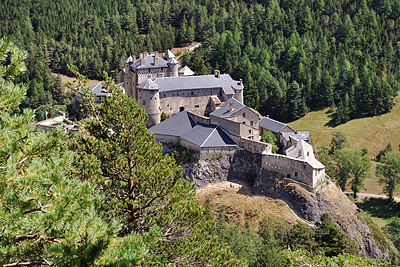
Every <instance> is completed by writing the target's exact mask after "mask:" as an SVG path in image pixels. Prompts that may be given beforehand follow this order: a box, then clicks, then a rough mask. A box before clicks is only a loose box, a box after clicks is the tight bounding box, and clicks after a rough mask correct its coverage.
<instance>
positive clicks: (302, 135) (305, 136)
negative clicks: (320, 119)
mask: <svg viewBox="0 0 400 267" xmlns="http://www.w3.org/2000/svg"><path fill="white" fill-rule="evenodd" d="M282 136H283V137H284V138H285V139H286V140H287V141H289V139H290V138H293V139H294V140H296V141H300V140H304V141H306V142H308V141H310V133H309V132H297V133H296V132H294V133H287V132H286V133H285V132H283V133H282Z"/></svg>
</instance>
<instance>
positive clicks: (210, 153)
mask: <svg viewBox="0 0 400 267" xmlns="http://www.w3.org/2000/svg"><path fill="white" fill-rule="evenodd" d="M236 150H237V148H229V147H220V148H203V149H202V150H200V151H199V152H197V153H196V154H195V155H194V156H195V157H196V158H197V159H212V158H217V157H220V156H224V155H233V154H235V151H236Z"/></svg>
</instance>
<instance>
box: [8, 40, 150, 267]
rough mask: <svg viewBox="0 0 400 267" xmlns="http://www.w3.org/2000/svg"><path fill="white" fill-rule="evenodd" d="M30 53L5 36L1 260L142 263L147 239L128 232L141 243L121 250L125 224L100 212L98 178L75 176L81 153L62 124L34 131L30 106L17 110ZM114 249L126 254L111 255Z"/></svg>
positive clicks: (23, 263)
mask: <svg viewBox="0 0 400 267" xmlns="http://www.w3.org/2000/svg"><path fill="white" fill-rule="evenodd" d="M25 56H26V55H25V53H24V52H22V51H20V50H19V49H18V48H17V47H16V46H15V45H14V44H12V43H10V42H7V41H6V40H0V59H1V62H0V64H1V67H0V85H1V86H2V87H1V90H0V103H1V104H0V105H1V107H0V218H1V220H0V264H1V265H2V266H47V265H54V266H94V265H102V266H104V265H106V264H107V263H110V264H109V265H113V266H118V264H119V263H120V262H122V261H125V262H127V261H129V262H130V263H133V264H135V262H140V260H141V259H142V258H143V257H144V255H145V254H146V253H145V252H147V251H148V249H147V247H146V246H145V244H144V243H143V239H142V238H144V237H142V236H139V235H136V236H134V235H130V236H128V237H125V239H126V240H124V243H128V242H127V241H131V244H135V245H136V248H137V249H136V250H135V251H133V252H130V254H129V255H128V254H123V252H122V251H121V250H123V249H124V248H120V246H116V245H115V244H116V243H118V242H121V240H120V238H118V237H117V233H118V232H119V231H120V229H121V225H120V224H119V223H118V222H117V221H116V220H109V221H108V222H105V221H104V220H103V219H102V218H101V217H100V216H99V215H98V212H97V208H98V207H99V205H100V204H101V203H102V202H103V197H102V195H100V194H98V193H96V192H95V191H94V185H93V184H91V183H89V182H85V181H81V180H79V179H77V178H74V177H72V176H71V174H72V168H73V167H72V165H71V164H72V162H73V159H74V156H75V155H74V153H73V152H71V151H69V150H68V149H67V147H66V134H65V133H64V132H63V131H62V130H61V129H57V130H54V131H53V132H51V133H49V132H43V131H36V130H34V128H33V122H34V121H35V119H34V114H33V112H32V111H31V110H24V111H23V112H22V113H16V112H15V109H16V108H17V107H18V105H19V103H20V102H21V100H22V99H23V97H24V96H25V94H26V90H27V88H26V86H24V85H21V84H18V85H15V84H14V83H13V81H12V80H13V78H14V77H16V75H18V74H19V73H21V72H22V71H23V70H24V69H25V65H24V62H23V60H24V58H25ZM11 112H14V113H11ZM111 252H114V255H121V257H119V258H118V259H113V258H112V257H111V256H112V255H110V254H111ZM117 252H118V253H119V254H118V253H117ZM120 265H121V264H120ZM123 265H124V264H123ZM121 266H122V265H121ZM124 266H126V265H124Z"/></svg>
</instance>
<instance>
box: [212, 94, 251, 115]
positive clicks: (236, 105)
mask: <svg viewBox="0 0 400 267" xmlns="http://www.w3.org/2000/svg"><path fill="white" fill-rule="evenodd" d="M231 103H232V104H233V109H232V110H231ZM245 106H246V105H245V104H243V103H241V102H239V101H237V100H236V99H234V98H231V99H229V100H228V104H226V102H224V103H222V104H221V107H220V108H219V109H217V110H215V111H213V112H212V113H211V114H210V115H213V116H215V117H220V118H222V117H229V116H231V115H232V114H233V113H235V112H237V111H239V110H241V109H242V108H244V107H245Z"/></svg>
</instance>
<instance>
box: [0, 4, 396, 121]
mask: <svg viewBox="0 0 400 267" xmlns="http://www.w3.org/2000/svg"><path fill="white" fill-rule="evenodd" d="M0 17H1V18H2V19H1V21H0V35H1V36H7V37H8V38H10V39H11V40H12V41H13V42H15V43H16V44H17V45H18V46H19V47H21V49H23V50H25V51H27V52H28V59H27V66H28V71H27V72H26V73H25V74H24V75H23V76H22V77H21V78H20V79H21V81H23V82H25V83H27V84H29V90H28V97H27V98H26V99H25V100H24V102H23V104H22V106H25V107H31V108H36V107H37V106H39V105H41V104H43V103H48V104H54V103H56V104H63V103H64V102H65V101H67V97H66V96H65V95H64V93H63V92H64V91H63V90H62V85H61V84H60V81H58V80H57V79H56V78H54V77H52V76H51V75H50V71H52V72H56V73H64V74H70V73H69V71H68V68H67V65H68V64H74V65H76V66H78V68H79V70H80V71H81V73H83V74H84V75H87V76H88V77H92V78H99V79H101V78H102V73H103V71H107V72H109V73H111V75H112V74H114V76H113V77H117V73H118V71H119V70H120V69H121V68H122V67H123V60H124V59H125V58H127V57H128V56H129V55H130V54H132V55H138V54H139V53H140V52H142V51H166V50H167V49H169V48H172V47H179V46H183V45H185V44H187V43H190V42H193V41H199V42H201V43H202V46H201V48H200V49H197V50H196V51H195V53H193V54H191V55H189V54H188V55H186V56H184V57H183V63H184V64H186V65H188V66H189V67H190V68H192V69H193V70H194V71H195V72H196V73H197V74H211V72H212V70H213V69H219V70H220V71H222V72H225V73H229V74H231V76H232V77H233V78H234V79H240V78H242V79H243V81H244V85H245V88H246V91H245V103H246V104H247V105H249V106H251V107H253V108H256V109H257V110H259V111H260V112H261V114H263V115H267V114H268V115H270V116H271V117H273V118H278V119H280V120H284V121H291V120H295V119H297V118H299V117H301V116H303V115H304V114H305V113H306V112H308V111H310V110H315V109H319V108H323V107H334V110H335V111H336V116H335V122H336V123H337V124H340V123H344V122H346V121H348V120H350V119H352V118H358V117H365V116H374V115H379V114H383V113H387V112H388V111H390V109H391V107H392V106H393V104H394V96H395V95H396V93H397V91H398V90H399V73H398V72H397V71H396V70H397V69H398V66H399V62H400V56H399V53H400V41H399V39H398V36H399V29H400V19H399V17H400V3H399V2H398V1H396V0H384V1H371V0H361V1H354V0H338V1H333V0H306V1H295V0H284V1H283V0H281V1H278V0H270V1H255V0H254V1H237V0H234V1H226V0H220V1H210V0H192V1H187V0H185V1H175V0H165V1H161V0H159V1H145V0H139V1H130V0H115V1H106V0H94V1H65V0H64V1H44V0H38V1H31V0H26V1H25V0H17V1H14V0H4V1H1V3H0Z"/></svg>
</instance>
